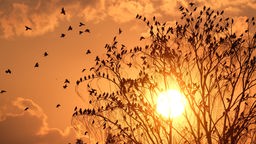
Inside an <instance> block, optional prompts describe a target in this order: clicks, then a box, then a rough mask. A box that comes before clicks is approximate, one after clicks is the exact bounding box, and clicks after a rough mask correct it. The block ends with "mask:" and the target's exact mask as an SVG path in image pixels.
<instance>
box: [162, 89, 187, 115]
mask: <svg viewBox="0 0 256 144" xmlns="http://www.w3.org/2000/svg"><path fill="white" fill-rule="evenodd" d="M185 105H186V99H185V97H184V96H183V95H182V94H181V93H180V92H179V91H178V90H168V91H165V92H162V93H160V94H159V96H158V99H157V112H158V113H160V114H161V115H162V116H164V117H165V118H171V119H172V118H174V117H178V116H179V115H181V114H182V112H183V111H184V109H185Z"/></svg>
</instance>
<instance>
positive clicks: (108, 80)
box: [73, 4, 256, 144]
mask: <svg viewBox="0 0 256 144" xmlns="http://www.w3.org/2000/svg"><path fill="white" fill-rule="evenodd" d="M198 9H199V8H198ZM198 9H197V7H196V6H195V5H194V4H191V5H190V6H188V7H184V6H180V8H179V11H180V13H181V19H180V20H179V21H177V22H176V24H175V25H173V26H169V25H168V23H166V22H164V23H161V22H159V21H157V19H156V18H155V17H153V20H148V19H147V18H146V17H143V16H141V15H137V16H136V18H137V19H139V20H141V21H143V22H144V23H145V24H146V26H147V27H148V28H149V30H150V32H149V37H148V38H144V37H141V38H140V40H144V41H147V42H148V44H146V45H145V46H135V47H134V48H128V47H126V46H125V45H123V44H120V43H119V42H118V40H117V36H115V37H114V39H113V42H112V43H110V44H106V46H105V50H106V52H105V55H104V56H103V57H100V56H97V57H96V58H95V66H93V67H92V68H91V69H90V74H88V75H86V76H84V77H82V78H80V79H79V80H78V81H77V82H76V84H77V88H79V87H80V88H81V87H83V86H84V84H85V85H86V87H87V91H88V95H89V104H90V106H89V107H87V108H77V107H76V108H75V110H74V114H73V124H74V127H75V128H77V129H79V127H78V123H79V124H80V125H79V126H81V125H83V126H84V127H85V128H84V129H83V131H88V129H90V130H89V131H88V135H90V136H93V132H97V133H99V131H100V132H102V138H101V141H105V142H106V143H160V144H165V143H171V142H172V141H173V142H174V143H208V144H212V143H220V144H226V143H241V142H248V143H249V142H251V143H252V142H253V141H255V140H256V125H255V124H256V101H255V98H256V93H255V89H256V64H255V63H256V56H255V49H256V45H255V42H256V33H255V20H254V18H248V19H247V20H246V24H247V28H246V29H245V31H242V32H241V33H240V34H238V32H237V33H234V31H233V26H234V20H233V19H232V18H229V17H225V16H224V14H223V13H224V11H215V10H212V9H211V8H210V7H206V6H204V7H203V8H202V9H201V10H198ZM173 87H175V88H176V89H179V90H180V91H181V92H182V93H183V95H184V96H185V97H186V108H185V111H184V113H183V114H182V116H181V117H180V118H179V119H178V120H175V119H169V118H164V117H163V116H162V115H161V114H159V113H158V112H157V111H156V107H157V103H156V98H157V96H158V95H159V93H160V92H162V91H165V90H168V89H170V88H173ZM77 93H78V94H79V95H81V94H80V92H79V91H78V92H77ZM88 121H89V122H88ZM171 123H172V125H170V124H171ZM172 130H173V132H172ZM83 131H82V132H83ZM170 133H171V134H170ZM172 137H173V138H172ZM171 139H173V140H171ZM98 140H99V139H98Z"/></svg>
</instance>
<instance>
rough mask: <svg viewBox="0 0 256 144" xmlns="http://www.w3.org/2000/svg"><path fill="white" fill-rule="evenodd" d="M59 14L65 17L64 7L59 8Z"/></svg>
mask: <svg viewBox="0 0 256 144" xmlns="http://www.w3.org/2000/svg"><path fill="white" fill-rule="evenodd" d="M60 14H63V15H66V11H65V9H64V7H63V8H61V11H60Z"/></svg>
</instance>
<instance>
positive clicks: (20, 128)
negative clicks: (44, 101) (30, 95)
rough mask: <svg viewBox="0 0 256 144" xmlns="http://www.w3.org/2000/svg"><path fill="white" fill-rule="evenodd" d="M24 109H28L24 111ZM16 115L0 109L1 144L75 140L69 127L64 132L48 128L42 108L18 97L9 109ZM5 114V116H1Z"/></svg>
mask: <svg viewBox="0 0 256 144" xmlns="http://www.w3.org/2000/svg"><path fill="white" fill-rule="evenodd" d="M24 107H29V109H28V110H27V111H24ZM15 108H16V111H19V112H18V113H14V112H13V111H12V112H7V111H6V109H3V108H2V109H1V111H0V112H1V114H2V115H1V117H2V118H1V121H0V133H1V135H0V139H1V143H8V144H15V143H29V144H50V143H54V144H60V143H69V142H73V141H75V139H76V136H75V133H74V131H73V129H72V128H71V127H67V128H66V130H65V131H61V130H59V129H57V128H49V127H48V124H47V116H46V115H45V113H44V112H43V110H42V108H41V107H40V106H39V105H37V104H36V103H35V102H33V101H32V100H30V99H24V98H21V97H18V98H17V99H16V100H15V101H14V102H13V105H12V107H10V109H12V110H15ZM3 112H5V114H3Z"/></svg>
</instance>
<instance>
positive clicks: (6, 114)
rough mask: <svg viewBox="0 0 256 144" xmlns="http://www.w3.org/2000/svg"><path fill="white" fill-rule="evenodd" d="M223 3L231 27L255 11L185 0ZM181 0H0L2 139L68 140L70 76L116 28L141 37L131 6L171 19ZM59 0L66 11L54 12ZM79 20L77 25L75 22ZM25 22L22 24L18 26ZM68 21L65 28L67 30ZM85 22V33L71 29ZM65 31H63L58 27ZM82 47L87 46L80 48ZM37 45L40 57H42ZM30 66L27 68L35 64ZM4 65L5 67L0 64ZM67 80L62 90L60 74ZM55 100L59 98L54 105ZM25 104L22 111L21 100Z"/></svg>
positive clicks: (130, 37) (236, 1) (130, 41)
mask: <svg viewBox="0 0 256 144" xmlns="http://www.w3.org/2000/svg"><path fill="white" fill-rule="evenodd" d="M193 2H196V3H197V4H198V5H199V6H202V5H207V6H211V7H212V8H214V9H222V10H225V16H232V17H234V19H235V21H236V24H235V30H236V31H238V30H239V29H240V28H242V27H243V26H244V25H243V22H244V21H245V19H246V18H247V17H252V16H255V14H256V1H255V0H243V1H241V0H223V1H220V0H208V2H204V1H203V0H197V1H193ZM180 4H183V5H185V6H186V5H188V2H187V1H184V0H159V1H158V0H124V1H120V0H72V1H69V0H26V1H23V2H22V1H20V0H0V62H1V64H0V90H6V91H7V92H6V93H2V94H0V133H1V135H0V140H2V141H3V143H10V144H11V143H17V141H18V143H25V142H26V143H32V144H37V143H39V142H41V143H68V142H74V139H75V138H74V133H73V132H72V130H71V131H69V127H70V120H71V115H72V112H73V108H74V107H75V106H83V105H85V104H84V103H83V102H82V101H81V99H80V98H79V97H78V96H77V95H76V93H75V88H74V86H75V81H76V80H77V79H78V78H79V77H81V76H83V75H85V73H86V72H85V73H82V72H81V71H82V69H83V68H86V69H89V68H90V66H92V65H91V64H92V62H93V60H94V57H95V56H96V55H102V51H103V50H104V45H105V43H109V42H111V41H112V38H113V37H114V36H115V35H116V34H117V33H118V28H119V27H120V28H121V29H122V31H123V33H122V35H121V36H120V37H119V41H120V42H121V43H123V44H125V45H126V46H128V47H129V46H130V47H132V46H136V45H139V44H143V43H144V42H139V38H140V36H141V35H144V34H145V33H146V32H147V29H146V27H145V25H144V24H143V23H142V22H140V21H138V20H136V19H135V16H136V14H137V13H139V14H142V15H144V16H146V17H148V18H152V17H153V16H156V17H157V18H158V19H160V20H161V21H167V22H170V23H173V22H174V21H176V20H178V19H179V15H178V7H179V6H180ZM62 7H64V8H65V10H66V15H63V14H60V11H61V8H62ZM79 22H83V23H84V24H85V26H83V27H79ZM26 25H27V26H29V27H31V28H32V30H31V31H25V26H26ZM69 25H71V26H72V27H73V30H72V31H67V29H68V27H69ZM87 28H89V29H90V31H91V32H90V33H83V34H82V35H79V31H80V30H85V29H87ZM61 33H65V34H66V36H65V37H64V38H60V34H61ZM87 49H90V50H91V51H92V53H91V54H89V55H86V54H85V52H86V50H87ZM44 52H48V54H49V55H48V56H47V57H44V56H43V54H44ZM36 62H38V63H39V67H38V68H34V65H35V63H36ZM7 69H10V70H11V71H12V73H11V74H6V73H5V70H7ZM66 78H67V79H69V80H70V82H71V84H69V85H68V87H67V89H63V87H62V86H63V85H64V83H63V82H64V81H65V79H66ZM57 104H61V106H60V107H59V108H56V105H57ZM27 106H28V107H29V110H28V111H25V112H24V108H25V107H27Z"/></svg>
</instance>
